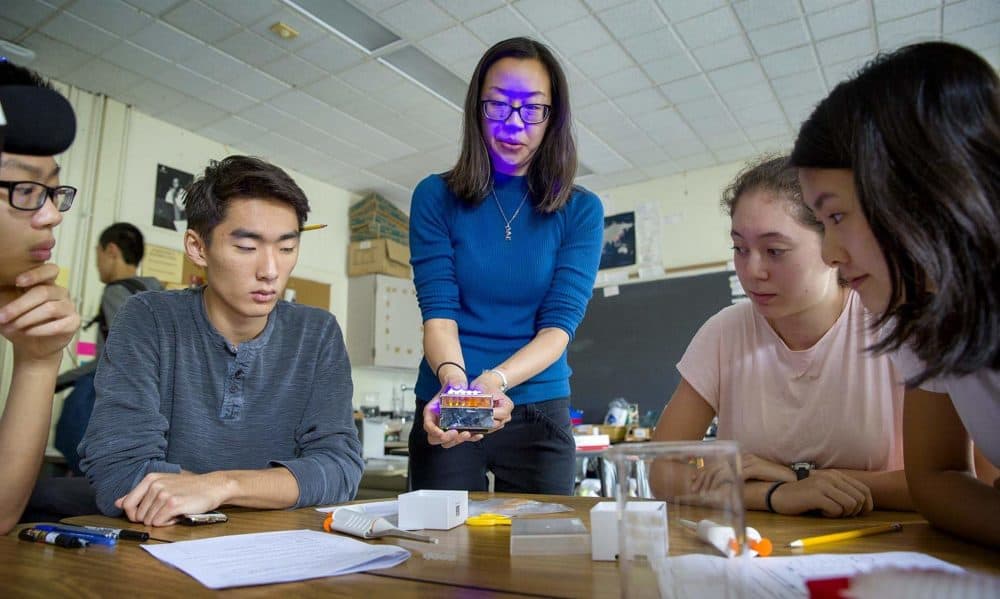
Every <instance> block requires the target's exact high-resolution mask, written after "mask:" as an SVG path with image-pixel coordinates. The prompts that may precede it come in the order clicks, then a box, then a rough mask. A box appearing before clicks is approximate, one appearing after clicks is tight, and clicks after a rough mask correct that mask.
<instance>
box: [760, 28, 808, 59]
mask: <svg viewBox="0 0 1000 599" xmlns="http://www.w3.org/2000/svg"><path fill="white" fill-rule="evenodd" d="M748 35H749V37H750V43H751V44H753V49H754V51H755V52H757V54H759V55H761V56H766V55H768V54H773V53H775V52H780V51H781V50H787V49H789V48H794V47H796V46H802V45H805V44H807V43H809V35H808V33H807V32H806V28H805V27H804V26H803V25H802V21H799V20H795V21H788V22H787V23H781V24H780V25H771V26H769V27H764V28H762V29H758V30H756V31H751V32H750V33H749V34H748Z"/></svg>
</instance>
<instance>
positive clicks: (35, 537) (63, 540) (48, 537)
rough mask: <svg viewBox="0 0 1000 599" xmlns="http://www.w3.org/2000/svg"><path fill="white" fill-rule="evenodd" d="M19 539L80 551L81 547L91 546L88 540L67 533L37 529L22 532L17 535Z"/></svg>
mask: <svg viewBox="0 0 1000 599" xmlns="http://www.w3.org/2000/svg"><path fill="white" fill-rule="evenodd" d="M17 538H19V539H21V540H22V541H31V542H33V543H47V544H49V545H56V546H59V547H66V548H68V549H79V548H81V547H86V546H87V545H89V544H90V541H88V540H87V539H82V538H80V537H77V536H73V535H71V534H67V533H58V532H47V531H44V530H37V529H35V528H25V529H22V530H21V532H19V533H17Z"/></svg>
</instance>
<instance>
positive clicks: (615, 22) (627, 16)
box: [597, 0, 666, 39]
mask: <svg viewBox="0 0 1000 599" xmlns="http://www.w3.org/2000/svg"><path fill="white" fill-rule="evenodd" d="M597 18H598V19H600V20H601V22H602V23H604V26H605V27H607V28H608V30H609V31H611V34H612V35H614V36H615V37H616V38H618V39H626V38H630V37H635V36H637V35H640V34H643V33H647V32H649V31H655V30H657V29H666V28H665V27H663V26H664V24H665V23H664V22H663V17H662V16H661V15H660V12H659V11H658V10H656V9H655V8H654V7H653V5H652V4H650V3H649V2H648V0H633V1H632V2H629V3H628V4H623V5H621V6H616V7H614V8H611V9H609V10H606V11H604V12H601V13H599V14H598V15H597Z"/></svg>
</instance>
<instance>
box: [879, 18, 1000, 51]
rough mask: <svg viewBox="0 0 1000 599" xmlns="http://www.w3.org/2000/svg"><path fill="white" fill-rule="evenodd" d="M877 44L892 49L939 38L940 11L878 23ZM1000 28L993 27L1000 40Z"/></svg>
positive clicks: (883, 48) (885, 48)
mask: <svg viewBox="0 0 1000 599" xmlns="http://www.w3.org/2000/svg"><path fill="white" fill-rule="evenodd" d="M877 31H878V45H879V49H881V50H893V49H895V48H898V47H900V46H903V45H906V44H910V43H913V42H919V41H929V40H938V39H941V33H940V32H941V19H940V13H939V12H938V11H936V10H930V11H927V12H923V13H920V14H916V15H912V16H909V17H905V18H902V19H896V20H895V21H888V22H884V23H879V24H878V28H877ZM998 32H1000V28H994V33H996V35H995V37H996V38H997V40H998V41H1000V33H998Z"/></svg>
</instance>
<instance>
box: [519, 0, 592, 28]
mask: <svg viewBox="0 0 1000 599" xmlns="http://www.w3.org/2000/svg"><path fill="white" fill-rule="evenodd" d="M513 6H514V10H516V11H518V12H519V13H521V14H522V15H524V18H525V19H526V20H527V21H528V22H529V23H531V24H533V25H534V26H535V27H536V28H537V29H539V30H540V31H548V30H549V29H554V28H556V27H558V26H560V25H565V24H566V23H569V22H570V21H575V20H576V19H579V18H581V17H585V16H587V15H588V14H589V13H588V11H587V8H586V7H585V6H584V5H583V4H581V3H580V0H517V2H514V3H513Z"/></svg>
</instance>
